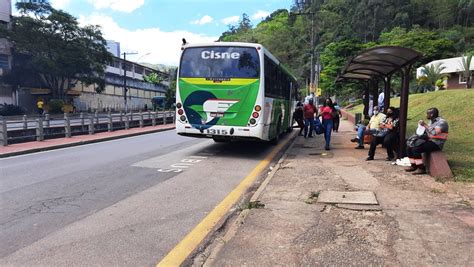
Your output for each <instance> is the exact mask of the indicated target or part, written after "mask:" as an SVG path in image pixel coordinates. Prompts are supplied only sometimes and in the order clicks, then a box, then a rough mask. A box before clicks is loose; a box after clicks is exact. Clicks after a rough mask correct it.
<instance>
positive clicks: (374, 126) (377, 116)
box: [351, 106, 385, 149]
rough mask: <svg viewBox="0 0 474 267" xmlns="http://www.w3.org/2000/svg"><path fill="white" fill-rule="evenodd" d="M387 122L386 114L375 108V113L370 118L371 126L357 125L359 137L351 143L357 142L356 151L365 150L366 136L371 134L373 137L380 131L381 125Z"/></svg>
mask: <svg viewBox="0 0 474 267" xmlns="http://www.w3.org/2000/svg"><path fill="white" fill-rule="evenodd" d="M384 120H385V114H383V113H382V112H379V107H378V106H375V107H374V113H373V115H372V117H371V118H370V121H369V124H368V125H367V126H365V125H363V124H362V123H359V124H357V137H356V138H353V139H351V142H354V143H355V142H357V143H358V146H356V147H355V149H364V135H368V134H371V135H373V134H374V133H376V132H377V131H378V130H380V123H382V122H383V121H384Z"/></svg>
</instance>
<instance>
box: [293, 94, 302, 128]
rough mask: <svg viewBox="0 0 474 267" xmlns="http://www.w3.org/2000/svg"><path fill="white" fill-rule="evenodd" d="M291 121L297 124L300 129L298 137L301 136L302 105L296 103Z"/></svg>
mask: <svg viewBox="0 0 474 267" xmlns="http://www.w3.org/2000/svg"><path fill="white" fill-rule="evenodd" d="M293 119H294V120H295V121H296V123H298V127H300V132H299V134H298V135H303V134H302V133H303V130H304V114H303V104H301V102H298V103H297V104H296V109H295V112H293Z"/></svg>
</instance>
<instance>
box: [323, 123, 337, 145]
mask: <svg viewBox="0 0 474 267" xmlns="http://www.w3.org/2000/svg"><path fill="white" fill-rule="evenodd" d="M333 125H334V122H333V120H332V119H330V120H323V126H324V140H326V147H329V144H330V143H331V133H332V127H333Z"/></svg>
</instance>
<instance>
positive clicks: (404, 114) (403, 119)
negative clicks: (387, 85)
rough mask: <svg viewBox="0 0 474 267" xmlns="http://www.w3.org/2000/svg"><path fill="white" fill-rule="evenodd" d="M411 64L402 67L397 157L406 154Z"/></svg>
mask: <svg viewBox="0 0 474 267" xmlns="http://www.w3.org/2000/svg"><path fill="white" fill-rule="evenodd" d="M410 70H411V65H408V66H406V67H404V68H403V69H402V90H401V94H400V143H399V155H398V156H399V158H402V157H405V156H406V132H407V118H408V94H409V89H410V88H409V85H410Z"/></svg>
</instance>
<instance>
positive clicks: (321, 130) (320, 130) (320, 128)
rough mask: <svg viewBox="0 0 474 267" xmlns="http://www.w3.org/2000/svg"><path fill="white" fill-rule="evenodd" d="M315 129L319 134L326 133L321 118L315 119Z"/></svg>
mask: <svg viewBox="0 0 474 267" xmlns="http://www.w3.org/2000/svg"><path fill="white" fill-rule="evenodd" d="M314 131H315V132H316V134H317V135H320V134H322V133H324V126H323V124H322V123H321V121H320V120H319V118H316V119H314Z"/></svg>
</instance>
